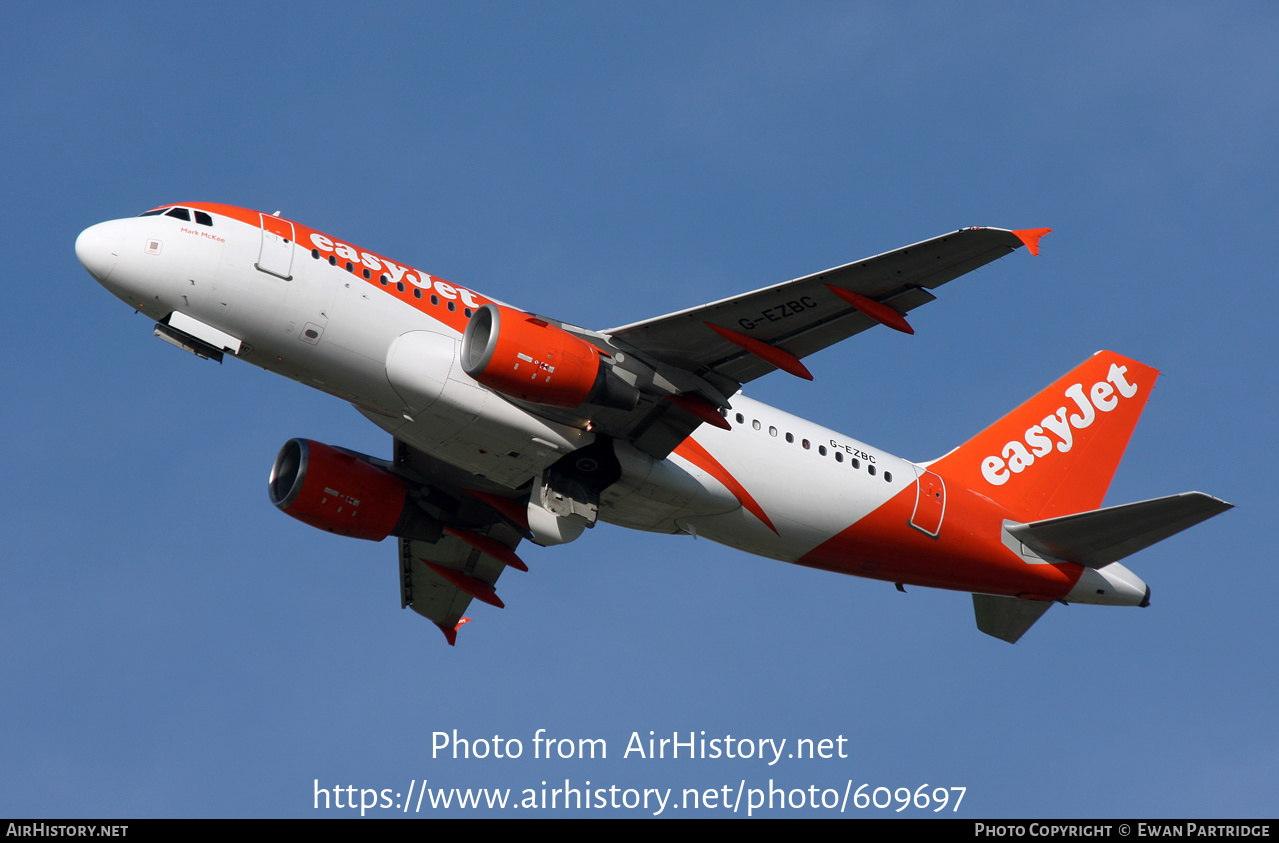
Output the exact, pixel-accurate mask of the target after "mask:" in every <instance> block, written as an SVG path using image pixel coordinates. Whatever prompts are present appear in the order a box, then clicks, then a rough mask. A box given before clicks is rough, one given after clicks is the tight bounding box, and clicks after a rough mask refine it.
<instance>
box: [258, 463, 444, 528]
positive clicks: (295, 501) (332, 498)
mask: <svg viewBox="0 0 1279 843" xmlns="http://www.w3.org/2000/svg"><path fill="white" fill-rule="evenodd" d="M371 459H372V457H366V456H364V455H363V454H355V453H351V452H347V451H343V450H340V449H338V448H334V447H333V446H331V445H325V444H324V443H323V442H313V441H311V440H310V439H290V440H289V441H288V442H286V443H285V445H284V447H283V448H281V449H280V454H279V456H277V457H276V458H275V465H274V466H272V468H271V480H270V485H269V487H268V488H269V492H270V495H271V503H273V504H275V505H276V506H277V507H279V509H280V511H281V512H283V513H285V514H287V515H291V516H293V517H294V518H296V519H298V520H299V521H302V522H304V523H307V524H310V525H311V526H312V527H318V528H319V529H321V530H326V531H328V532H330V533H336V534H338V535H339V536H350V537H351V538H356V539H368V540H369V541H375V542H377V541H381V540H382V539H384V538H386V537H387V536H390V535H394V536H400V537H402V538H410V539H419V540H422V541H436V540H437V539H439V537H440V532H441V525H440V524H439V523H438V522H436V521H435V520H434V519H432V518H431V517H430V516H428V515H427V514H426V513H425V512H423V511H422V510H421V509H420V508H419V507H418V506H417V505H416V504H415V503H414V502H413V501H412V499H411V498H410V497H409V486H408V484H407V483H406V482H405V481H404V480H402V479H401V478H400V477H397V476H396V475H394V474H392V473H391V472H389V471H387V470H386V469H384V468H381V467H379V466H377V465H374V464H372V463H371V462H369V460H371Z"/></svg>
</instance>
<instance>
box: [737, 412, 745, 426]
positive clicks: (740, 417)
mask: <svg viewBox="0 0 1279 843" xmlns="http://www.w3.org/2000/svg"><path fill="white" fill-rule="evenodd" d="M737 423H738V424H745V423H746V418H745V417H744V416H743V415H742V414H741V413H738V414H737Z"/></svg>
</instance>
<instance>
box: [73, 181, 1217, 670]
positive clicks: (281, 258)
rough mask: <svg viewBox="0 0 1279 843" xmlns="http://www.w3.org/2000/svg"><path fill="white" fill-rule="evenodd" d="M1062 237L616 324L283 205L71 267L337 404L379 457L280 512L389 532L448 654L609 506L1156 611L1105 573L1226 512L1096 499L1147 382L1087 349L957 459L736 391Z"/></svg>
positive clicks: (886, 569)
mask: <svg viewBox="0 0 1279 843" xmlns="http://www.w3.org/2000/svg"><path fill="white" fill-rule="evenodd" d="M1048 231H1050V229H1023V230H1017V231H1011V230H1005V229H998V228H986V227H971V228H963V229H960V230H958V231H954V232H951V233H949V234H944V235H941V236H939V237H934V238H932V239H930V240H925V241H923V242H920V243H915V244H914V245H910V246H906V247H903V248H900V249H896V250H894V251H891V252H886V253H884V254H880V255H876V256H874V257H870V258H865V259H863V260H859V261H854V262H852V263H848V264H845V265H843V266H839V267H834V268H832V269H827V270H824V271H822V272H817V273H813V274H811V275H806V276H804V277H802V278H798V279H796V280H793V281H788V282H785V283H782V284H777V285H774V286H770V287H765V288H763V289H759V290H756V291H754V292H750V293H745V294H743V295H739V296H734V297H732V298H727V299H723V300H720V301H716V302H712V303H710V304H706V305H702V306H700V307H693V308H689V309H686V310H681V311H678V312H675V313H670V314H667V315H665V316H659V317H657V318H653V319H647V320H644V321H641V322H634V323H632V324H629V325H623V326H620V327H616V328H611V329H608V330H604V331H596V330H589V329H586V328H581V327H578V326H576V325H571V324H568V323H565V322H561V321H558V320H555V319H552V318H550V317H547V316H542V315H538V314H535V313H532V312H528V311H525V310H521V309H519V308H517V307H514V306H512V305H509V304H506V303H504V302H501V301H499V300H497V299H493V298H489V297H486V296H484V295H482V294H480V293H478V292H475V291H473V290H470V289H467V288H466V287H463V286H461V285H458V284H452V283H449V282H448V281H445V280H444V279H442V278H439V277H437V276H434V275H430V274H429V273H427V272H424V271H421V270H418V269H415V268H414V267H411V266H409V265H407V264H401V263H399V262H396V261H392V260H390V259H389V258H386V257H384V256H383V255H381V254H379V253H376V252H370V251H367V250H365V249H362V248H360V247H357V246H355V245H352V244H350V243H348V242H347V241H344V240H341V239H339V238H336V237H331V236H329V235H326V234H323V233H321V232H319V231H317V230H315V229H312V228H309V227H307V226H305V225H302V224H301V223H298V222H294V221H292V220H289V219H285V218H283V217H281V216H280V215H279V213H278V212H277V213H274V214H267V213H263V212H259V211H253V210H248V209H244V208H238V207H233V206H230V205H221V204H212V203H203V202H188V203H180V204H172V205H162V206H159V207H156V208H153V209H152V210H149V211H146V212H145V213H143V214H141V215H139V216H137V217H130V218H125V219H117V220H112V221H109V222H103V223H99V224H97V225H93V226H91V227H89V228H87V229H85V230H84V231H83V232H82V233H81V234H80V236H79V237H78V238H77V240H76V245H75V249H76V256H77V257H78V258H79V260H80V263H81V264H83V265H84V267H85V269H86V270H88V272H89V274H90V275H91V276H92V277H93V278H94V279H95V280H96V281H98V283H100V284H101V285H102V286H104V287H105V288H106V289H107V290H108V291H110V292H111V293H112V294H114V295H115V296H116V297H118V298H119V299H121V300H122V301H124V302H125V303H126V304H128V305H129V306H130V307H132V308H134V309H135V310H136V311H138V312H140V313H142V314H144V315H145V316H147V317H148V318H149V319H151V320H154V321H155V325H154V334H155V336H156V337H158V338H160V339H162V340H164V341H166V342H168V343H170V344H172V345H174V346H177V347H178V348H181V349H183V350H185V351H187V352H190V353H192V354H194V355H196V356H198V357H202V358H206V359H211V360H215V361H218V362H219V363H220V362H221V361H222V360H223V357H224V355H226V354H230V355H232V356H234V357H238V358H240V359H242V360H245V361H246V362H248V363H251V364H253V365H256V366H260V367H261V368H263V369H266V370H268V371H271V372H275V373H277V374H280V375H283V376H285V377H288V378H292V379H293V380H296V381H298V382H300V383H303V384H306V385H307V386H311V387H314V388H316V389H319V390H322V391H324V392H326V393H328V394H330V395H333V396H335V397H337V398H340V399H341V400H343V401H347V402H349V403H351V404H352V405H353V406H354V407H355V408H356V410H358V411H359V412H360V413H361V414H363V415H364V416H365V417H366V418H368V419H369V420H370V421H372V422H373V423H374V424H376V425H377V426H378V427H380V428H381V429H382V430H385V431H386V432H387V433H389V434H391V436H392V437H393V444H392V449H391V451H392V455H391V458H390V459H383V458H379V457H375V456H370V455H367V454H361V453H356V452H354V451H351V450H347V449H345V448H341V447H335V446H332V445H327V444H324V443H321V442H315V441H311V440H307V439H292V440H290V441H289V442H287V443H286V444H285V445H284V446H283V448H282V449H281V450H280V453H279V455H278V456H277V458H276V460H275V463H274V465H273V467H272V469H271V474H270V479H269V483H268V490H269V495H270V499H271V501H272V502H273V503H274V504H275V506H277V507H278V508H279V509H280V510H281V511H283V512H285V513H286V514H288V515H290V516H292V517H294V518H297V519H299V520H301V521H303V522H304V523H307V524H310V525H311V526H314V527H317V528H319V529H322V530H326V531H328V532H330V533H335V534H337V535H342V536H350V537H353V538H359V539H366V540H370V541H381V540H383V539H385V538H387V537H388V536H395V537H396V538H397V539H398V561H399V583H400V596H401V606H402V607H409V608H412V609H413V610H414V611H415V612H417V613H419V614H421V615H423V616H424V617H426V618H428V619H429V620H431V621H432V622H434V623H435V624H436V625H437V626H438V627H439V628H440V630H441V631H442V632H443V633H444V635H445V638H446V639H447V640H448V643H449V644H450V645H454V644H456V639H457V632H458V629H459V628H460V627H461V626H462V625H463V624H464V623H466V622H467V621H468V620H469V618H468V617H466V616H465V614H466V612H467V611H468V608H469V606H470V604H471V602H472V601H473V600H478V601H480V602H481V603H485V604H489V605H491V606H495V607H499V608H501V607H503V605H504V604H503V602H502V600H501V598H500V597H499V596H498V594H497V590H496V585H497V581H498V578H499V577H500V576H501V575H502V573H503V572H504V571H505V570H506V569H507V568H515V569H517V570H519V571H527V570H528V566H527V565H526V564H525V563H524V561H523V560H522V559H521V558H520V557H519V556H518V555H517V554H516V552H515V551H516V548H517V547H518V545H519V543H520V541H521V540H529V541H532V542H533V543H535V544H538V545H541V546H553V545H559V544H564V543H567V542H571V541H574V540H576V539H577V538H579V537H580V536H581V535H582V534H583V533H584V532H585V530H586V529H587V528H591V527H594V526H595V525H596V524H597V523H598V522H599V521H600V520H603V521H606V522H609V523H612V524H617V525H621V526H624V527H630V528H633V529H637V530H647V531H653V532H660V533H671V534H692V535H693V536H695V537H702V538H706V539H710V540H712V541H715V542H719V543H722V544H725V545H728V546H731V547H734V548H739V549H741V550H744V551H747V552H749V553H754V554H757V555H760V556H765V557H770V558H773V559H777V560H780V561H782V562H790V563H794V564H798V565H805V566H808V567H812V568H819V569H824V570H827V571H833V572H837V573H841V574H851V575H854V576H859V577H867V578H870V579H875V580H882V581H886V582H891V583H894V584H896V586H897V588H898V590H902V591H904V590H905V586H907V585H914V586H923V587H930V588H940V589H950V590H956V591H964V592H970V593H971V594H972V600H973V607H974V612H975V615H976V622H977V627H978V629H980V630H981V631H982V632H984V633H986V634H988V635H991V636H994V637H996V638H999V639H1002V640H1004V641H1008V642H1010V643H1016V642H1017V641H1018V640H1019V639H1020V638H1021V637H1022V635H1023V634H1024V633H1025V632H1026V631H1027V630H1028V629H1029V628H1030V627H1031V626H1032V625H1033V624H1034V623H1035V622H1036V621H1037V620H1038V619H1039V618H1040V617H1042V616H1043V614H1044V613H1045V612H1046V611H1047V610H1048V609H1049V608H1050V607H1051V606H1052V605H1053V603H1054V602H1060V603H1064V604H1069V603H1090V604H1104V605H1116V606H1143V607H1144V606H1147V605H1149V603H1150V589H1149V587H1148V586H1147V585H1146V584H1145V583H1144V582H1143V581H1142V580H1141V579H1140V578H1139V577H1137V575H1136V574H1134V573H1132V572H1131V571H1130V570H1128V569H1127V568H1126V567H1124V566H1123V565H1121V564H1120V563H1119V560H1121V559H1124V558H1126V557H1127V556H1129V555H1131V554H1133V553H1135V552H1137V551H1139V550H1142V549H1144V548H1146V547H1148V546H1150V545H1152V544H1154V543H1155V542H1158V541H1160V540H1162V539H1165V538H1168V537H1169V536H1171V535H1174V534H1176V533H1178V532H1180V531H1182V530H1184V529H1187V528H1189V527H1191V526H1193V525H1195V524H1198V523H1199V522H1201V521H1204V520H1206V519H1208V518H1211V517H1213V516H1215V515H1217V514H1219V513H1221V512H1224V511H1225V510H1227V509H1230V508H1231V506H1232V505H1231V504H1228V503H1226V502H1225V501H1222V500H1219V499H1217V498H1215V497H1212V496H1210V495H1207V494H1204V493H1201V492H1187V493H1184V494H1180V495H1172V496H1169V497H1162V498H1157V499H1153V500H1147V501H1141V502H1137V503H1130V504H1123V505H1120V506H1111V507H1106V508H1101V505H1102V500H1103V498H1104V497H1105V494H1106V490H1107V488H1108V487H1109V485H1110V481H1111V478H1112V477H1113V475H1114V472H1115V470H1116V468H1117V467H1118V464H1119V461H1120V458H1121V457H1122V455H1123V452H1124V449H1125V447H1126V446H1127V443H1128V440H1129V437H1130V436H1131V434H1132V432H1133V429H1134V427H1135V426H1136V424H1137V420H1138V418H1139V417H1140V415H1141V412H1142V410H1143V408H1144V406H1145V403H1146V400H1147V399H1148V398H1149V396H1150V392H1151V389H1152V388H1153V387H1154V384H1155V379H1156V378H1157V377H1158V375H1159V372H1158V371H1156V370H1155V369H1153V368H1151V367H1149V366H1146V365H1144V364H1142V363H1139V362H1137V361H1135V360H1131V359H1128V358H1125V357H1122V356H1120V355H1118V354H1116V353H1114V352H1110V351H1100V352H1097V353H1096V354H1094V355H1093V356H1091V357H1089V358H1088V359H1087V360H1085V361H1084V362H1082V363H1081V364H1079V365H1078V366H1077V367H1076V368H1075V369H1073V370H1071V371H1070V372H1069V373H1067V374H1066V375H1065V376H1063V377H1061V378H1060V379H1058V380H1057V381H1055V382H1054V383H1052V384H1051V385H1049V386H1048V387H1046V388H1045V389H1043V390H1042V391H1041V392H1040V393H1039V394H1037V395H1035V396H1034V397H1032V398H1031V399H1030V400H1028V401H1027V402H1026V403H1024V404H1022V405H1021V406H1020V407H1018V408H1017V409H1015V410H1013V411H1012V412H1011V413H1009V414H1008V415H1006V416H1004V417H1003V418H1002V419H1000V420H998V421H996V422H995V423H994V424H992V425H991V426H990V427H988V428H987V429H986V430H984V431H982V432H981V433H979V434H977V435H976V436H975V437H973V438H972V439H970V440H969V441H968V442H967V443H965V444H963V445H961V446H960V447H958V448H956V449H955V450H953V451H951V452H950V453H948V454H946V455H944V456H942V457H940V458H939V459H936V460H933V461H931V462H923V463H914V462H911V461H909V460H905V459H902V458H900V457H895V456H892V455H891V454H888V453H886V452H885V451H883V450H881V449H879V448H875V447H873V446H871V445H868V444H866V443H863V442H860V441H857V440H855V439H853V438H851V437H849V436H846V435H844V434H842V433H838V432H836V431H834V430H828V429H826V428H824V427H821V426H819V425H817V424H814V423H812V422H809V421H806V420H804V419H802V418H799V417H798V416H794V415H791V414H789V413H786V412H783V411H781V410H779V409H776V408H774V407H770V406H767V405H765V404H762V403H760V402H758V401H754V400H752V399H750V398H747V397H746V396H745V395H743V394H742V392H741V387H742V385H743V384H746V383H748V382H750V381H752V380H754V379H756V378H759V377H762V376H764V375H766V374H769V373H771V372H773V371H775V370H779V369H780V370H782V371H783V372H786V373H789V374H790V375H793V376H797V377H800V378H805V379H808V380H811V379H812V375H811V373H810V372H809V371H808V369H807V368H806V367H805V365H804V363H803V362H802V358H804V357H806V356H808V355H810V354H814V353H816V352H818V351H820V350H821V349H824V348H826V347H827V346H830V345H833V344H834V343H837V342H839V341H841V340H844V339H846V338H848V337H851V336H853V335H854V334H858V333H861V332H862V331H865V330H868V329H871V328H887V329H892V330H897V331H901V332H905V333H913V332H914V331H913V328H912V327H911V326H910V324H909V322H907V320H906V314H908V313H909V312H910V311H912V310H914V309H915V308H917V307H920V306H922V305H924V304H927V303H928V302H931V301H933V299H934V298H936V296H935V295H934V291H935V290H936V289H937V288H938V287H940V286H941V285H943V284H945V283H947V282H949V281H952V280H954V279H956V278H958V277H959V276H961V275H963V274H965V273H968V272H970V271H972V270H975V269H977V268H979V267H981V266H984V265H985V264H987V263H990V262H991V261H994V260H997V259H998V258H1001V257H1004V256H1006V255H1008V254H1010V253H1012V252H1013V251H1015V250H1016V249H1018V248H1021V247H1022V246H1025V247H1026V248H1027V250H1028V251H1030V252H1031V253H1032V254H1036V255H1037V254H1038V251H1039V250H1038V246H1039V241H1040V238H1041V237H1042V236H1043V235H1044V234H1047V233H1048Z"/></svg>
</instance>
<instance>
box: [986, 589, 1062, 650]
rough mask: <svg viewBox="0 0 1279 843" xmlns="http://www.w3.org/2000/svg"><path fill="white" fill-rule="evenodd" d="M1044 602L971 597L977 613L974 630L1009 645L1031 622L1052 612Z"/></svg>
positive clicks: (1008, 598) (1049, 606) (1011, 598)
mask: <svg viewBox="0 0 1279 843" xmlns="http://www.w3.org/2000/svg"><path fill="white" fill-rule="evenodd" d="M1052 605H1053V604H1052V603H1050V602H1049V601H1047V600H1022V599H1021V598H1018V597H997V596H996V595H993V594H974V595H973V611H974V612H976V613H977V628H978V629H980V630H981V631H982V632H984V633H986V634H987V635H993V636H994V637H996V638H999V639H1001V640H1003V641H1007V642H1008V643H1009V644H1016V643H1017V639H1018V638H1021V637H1022V636H1023V635H1025V634H1026V630H1028V629H1030V628H1031V627H1032V626H1034V625H1035V621H1037V620H1039V619H1040V618H1042V617H1043V616H1044V612H1047V611H1048V610H1049V609H1050V608H1052Z"/></svg>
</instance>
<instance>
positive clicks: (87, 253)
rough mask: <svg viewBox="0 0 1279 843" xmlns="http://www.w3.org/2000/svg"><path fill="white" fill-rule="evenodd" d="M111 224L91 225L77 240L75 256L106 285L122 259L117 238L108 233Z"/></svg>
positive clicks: (90, 272) (99, 281)
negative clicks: (118, 261) (117, 263)
mask: <svg viewBox="0 0 1279 843" xmlns="http://www.w3.org/2000/svg"><path fill="white" fill-rule="evenodd" d="M109 225H110V223H98V224H97V225H91V226H89V227H88V228H86V229H85V230H84V231H81V232H80V236H79V237H77V238H76V240H75V256H76V258H78V259H79V261H80V263H81V264H82V265H83V266H84V268H85V269H87V270H88V271H89V274H90V275H92V276H93V277H94V279H96V280H97V281H98V283H100V284H105V283H106V281H107V279H108V278H110V277H111V272H112V270H114V269H115V264H116V261H117V260H119V259H120V248H119V246H118V245H117V243H116V238H115V237H112V236H111V235H110V233H109V232H108V230H107V229H108V226H109Z"/></svg>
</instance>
